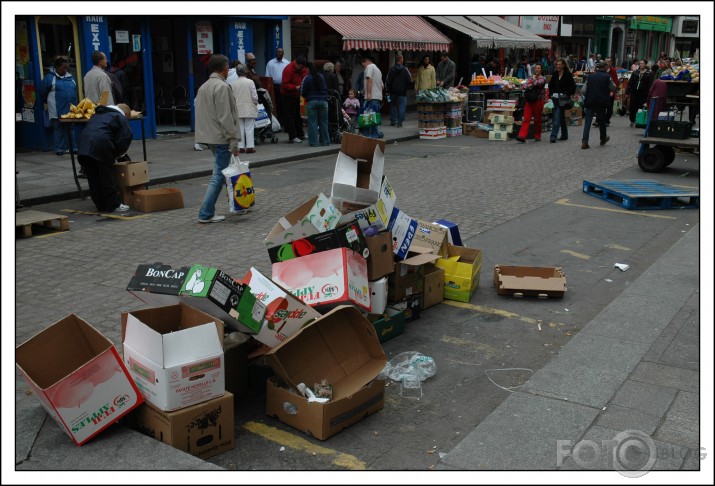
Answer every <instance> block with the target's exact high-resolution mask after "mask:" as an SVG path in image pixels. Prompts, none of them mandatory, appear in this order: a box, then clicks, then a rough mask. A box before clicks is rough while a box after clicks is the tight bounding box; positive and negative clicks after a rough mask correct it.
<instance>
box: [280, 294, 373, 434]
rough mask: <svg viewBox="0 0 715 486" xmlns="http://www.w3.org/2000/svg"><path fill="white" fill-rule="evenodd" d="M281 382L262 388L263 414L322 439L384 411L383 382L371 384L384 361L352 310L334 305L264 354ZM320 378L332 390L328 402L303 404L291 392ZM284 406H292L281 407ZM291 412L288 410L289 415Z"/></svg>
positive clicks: (364, 321)
mask: <svg viewBox="0 0 715 486" xmlns="http://www.w3.org/2000/svg"><path fill="white" fill-rule="evenodd" d="M266 360H267V361H268V363H269V364H270V365H271V368H273V371H275V372H276V374H277V375H278V376H279V377H280V379H281V380H282V381H283V382H284V383H285V384H286V385H288V387H290V388H287V387H284V386H282V385H281V383H280V382H278V381H277V380H276V379H269V380H268V381H267V385H266V388H267V390H266V414H268V415H269V416H272V417H276V418H278V419H279V420H280V421H282V422H284V423H286V424H288V425H290V426H292V427H295V428H296V429H299V430H302V431H304V432H306V433H308V434H310V435H312V436H313V437H315V438H317V439H320V440H325V439H327V438H328V437H331V436H333V435H335V434H337V433H338V432H340V431H341V430H343V429H344V428H346V427H348V426H350V425H352V424H354V423H356V422H359V421H360V420H362V419H363V418H364V417H366V416H367V415H370V414H372V413H374V412H377V411H378V410H380V409H382V408H383V407H384V403H385V383H384V381H383V380H376V378H377V376H378V375H379V374H380V372H381V371H382V369H383V368H384V367H385V363H387V357H386V356H385V353H384V351H383V350H382V345H380V342H379V341H378V337H377V334H376V332H375V328H374V327H373V325H372V324H371V323H370V321H369V320H368V319H367V318H366V317H365V316H363V315H362V314H361V313H360V311H359V310H357V309H356V308H355V307H353V306H339V307H337V308H335V309H333V310H332V311H330V312H328V313H327V314H325V315H323V316H322V317H320V318H319V319H316V320H315V321H313V322H312V323H311V324H309V325H307V326H306V327H304V328H303V329H302V330H301V331H300V332H299V333H298V334H294V335H293V336H291V337H289V338H288V339H287V340H285V341H284V342H283V343H281V344H280V345H278V346H276V347H275V348H273V349H271V350H270V351H269V352H268V353H266ZM323 379H325V380H326V381H327V382H328V383H329V384H331V385H332V386H333V399H332V400H331V401H329V402H327V403H317V402H308V400H307V399H306V398H305V397H303V396H301V395H298V394H297V393H296V392H293V391H291V389H292V390H297V389H298V388H297V385H298V384H299V383H304V384H306V385H307V386H310V387H312V386H313V385H314V384H315V383H320V382H321V380H323ZM285 402H289V403H290V404H292V405H293V407H289V406H286V405H285ZM291 409H292V410H291Z"/></svg>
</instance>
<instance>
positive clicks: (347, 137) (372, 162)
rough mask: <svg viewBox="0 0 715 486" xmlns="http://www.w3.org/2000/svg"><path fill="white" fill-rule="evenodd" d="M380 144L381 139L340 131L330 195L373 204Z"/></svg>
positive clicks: (381, 161) (379, 174)
mask: <svg viewBox="0 0 715 486" xmlns="http://www.w3.org/2000/svg"><path fill="white" fill-rule="evenodd" d="M384 146H385V143H384V142H383V141H377V140H374V139H371V138H367V137H363V136H360V135H354V134H349V133H346V134H343V139H342V143H341V145H340V152H339V153H338V159H337V161H336V163H335V172H334V173H333V186H332V189H331V193H330V198H331V199H333V198H335V199H343V200H347V201H351V202H355V203H364V204H373V203H375V201H377V197H378V192H379V191H380V186H381V184H382V174H383V172H384V166H385V157H384V155H383V154H384Z"/></svg>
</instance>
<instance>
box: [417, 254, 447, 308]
mask: <svg viewBox="0 0 715 486" xmlns="http://www.w3.org/2000/svg"><path fill="white" fill-rule="evenodd" d="M424 271H425V283H424V287H423V289H422V309H427V308H428V307H432V306H433V305H437V304H439V303H440V302H442V301H443V300H444V269H443V268H439V267H436V266H435V265H433V264H432V263H427V264H425V270H424Z"/></svg>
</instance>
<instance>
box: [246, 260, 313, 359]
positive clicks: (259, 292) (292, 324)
mask: <svg viewBox="0 0 715 486" xmlns="http://www.w3.org/2000/svg"><path fill="white" fill-rule="evenodd" d="M241 282H242V283H244V284H246V285H248V288H249V290H250V292H251V293H252V294H254V295H255V297H256V299H257V300H258V301H260V302H262V303H263V305H264V306H265V307H266V315H265V318H264V320H263V324H262V325H261V329H260V331H259V332H258V334H257V335H256V336H255V339H256V340H257V341H260V342H262V343H263V344H265V345H266V346H270V347H274V346H277V345H279V344H280V343H282V342H283V341H285V340H286V339H287V338H288V337H290V336H292V335H293V334H296V333H297V332H298V331H299V330H300V329H302V328H303V327H305V326H306V325H308V324H309V323H310V322H312V321H313V320H314V319H317V318H318V317H320V313H319V312H318V311H316V310H315V309H313V308H312V307H310V306H309V305H307V304H305V303H304V302H303V301H302V300H300V299H299V298H297V297H295V296H294V295H292V294H291V293H290V292H289V291H288V290H286V289H285V288H283V287H281V286H280V285H278V284H277V283H275V282H273V281H272V280H271V279H269V278H268V277H266V276H265V275H263V274H262V273H261V272H259V271H258V270H256V269H255V268H253V267H251V269H250V270H249V271H248V272H247V273H246V275H245V276H244V277H243V279H242V280H241Z"/></svg>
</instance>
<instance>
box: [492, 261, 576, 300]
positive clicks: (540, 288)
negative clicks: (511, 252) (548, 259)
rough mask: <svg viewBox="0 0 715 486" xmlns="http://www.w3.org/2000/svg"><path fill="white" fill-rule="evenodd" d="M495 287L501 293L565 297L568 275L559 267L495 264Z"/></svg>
mask: <svg viewBox="0 0 715 486" xmlns="http://www.w3.org/2000/svg"><path fill="white" fill-rule="evenodd" d="M494 287H496V289H497V294H499V295H513V296H516V297H521V296H531V297H563V296H564V293H565V292H566V276H565V275H564V272H562V271H561V268H559V267H524V266H511V265H494Z"/></svg>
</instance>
